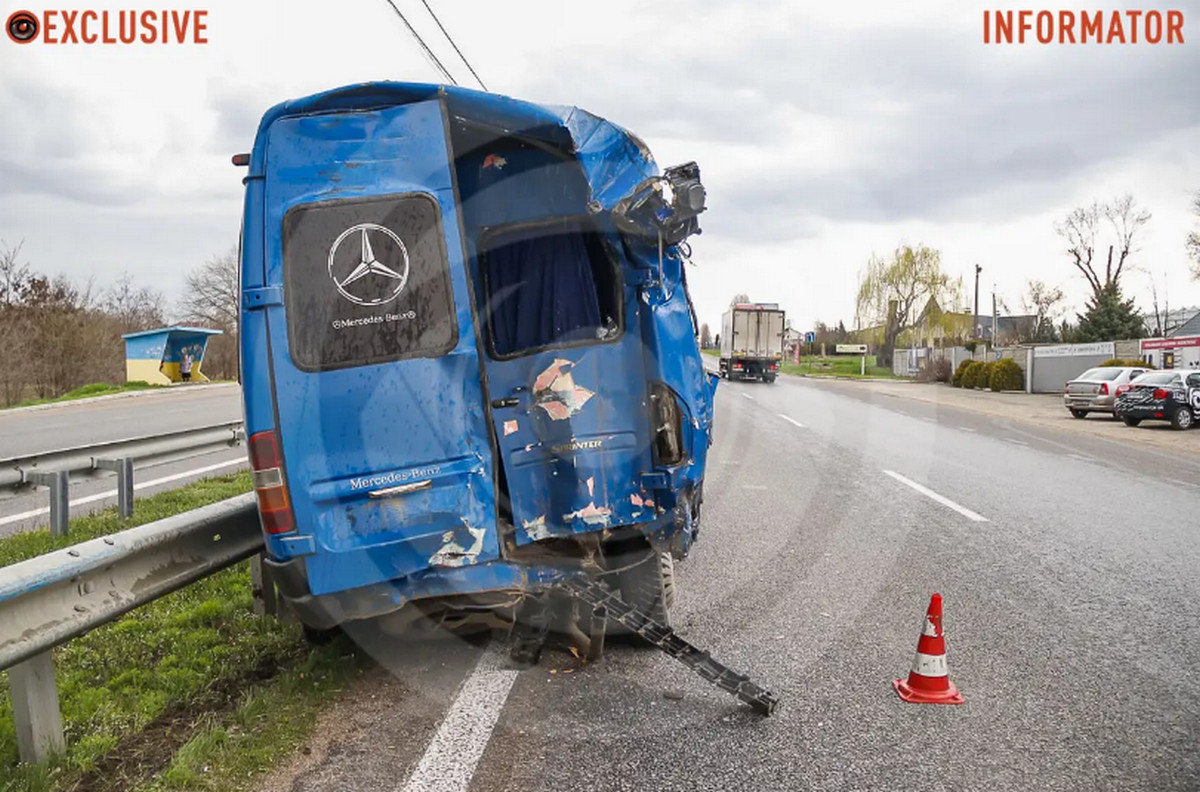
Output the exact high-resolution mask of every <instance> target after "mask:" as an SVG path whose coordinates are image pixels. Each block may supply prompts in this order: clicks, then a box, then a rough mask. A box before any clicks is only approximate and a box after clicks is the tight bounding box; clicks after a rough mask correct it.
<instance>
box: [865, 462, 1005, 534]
mask: <svg viewBox="0 0 1200 792" xmlns="http://www.w3.org/2000/svg"><path fill="white" fill-rule="evenodd" d="M883 472H884V473H886V474H888V475H889V476H891V477H892V478H894V479H896V481H899V482H900V483H901V484H905V485H907V486H909V487H912V488H913V489H915V490H916V491H917V492H919V493H921V494H922V495H924V496H925V497H927V498H931V499H933V500H935V501H937V502H938V503H940V504H942V505H943V506H946V507H948V508H951V509H954V511H956V512H958V513H959V514H961V515H962V516H964V517H966V518H967V519H969V520H974V521H975V522H987V521H988V518H987V517H984V516H983V515H981V514H978V513H976V512H973V511H971V510H970V509H968V508H967V507H966V506H960V505H958V504H957V503H955V502H954V501H952V500H950V499H949V498H947V497H945V496H943V495H938V494H937V493H936V492H934V491H933V490H931V489H929V488H928V487H926V486H923V485H921V484H918V483H917V482H915V481H913V480H912V479H909V478H905V477H904V476H901V475H900V474H899V473H897V472H895V471H894V470H885V471H883Z"/></svg>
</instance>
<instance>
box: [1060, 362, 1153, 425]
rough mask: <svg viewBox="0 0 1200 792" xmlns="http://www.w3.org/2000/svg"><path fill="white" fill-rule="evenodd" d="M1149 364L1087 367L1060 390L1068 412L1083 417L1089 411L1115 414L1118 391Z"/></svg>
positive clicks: (1126, 385) (1140, 373) (1122, 389)
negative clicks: (1135, 366)
mask: <svg viewBox="0 0 1200 792" xmlns="http://www.w3.org/2000/svg"><path fill="white" fill-rule="evenodd" d="M1150 370H1151V369H1150V367H1149V366H1147V367H1146V368H1133V367H1126V366H1111V367H1107V366H1102V367H1100V368H1093V369H1088V370H1087V371H1085V372H1083V373H1082V374H1080V375H1079V376H1078V377H1076V378H1075V379H1073V380H1071V381H1070V382H1068V383H1067V387H1066V389H1065V390H1064V391H1063V404H1064V405H1065V406H1066V408H1067V409H1068V410H1070V411H1071V415H1073V416H1075V417H1076V418H1086V417H1087V414H1088V413H1090V412H1104V413H1108V414H1109V415H1114V416H1115V415H1116V413H1115V411H1114V408H1115V406H1116V403H1117V396H1118V395H1120V394H1119V393H1118V391H1120V392H1121V393H1123V392H1124V391H1126V390H1128V389H1129V388H1128V386H1129V382H1130V380H1132V379H1134V378H1135V377H1139V376H1141V375H1142V374H1145V373H1146V372H1147V371H1150Z"/></svg>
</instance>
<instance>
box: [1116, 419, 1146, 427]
mask: <svg viewBox="0 0 1200 792" xmlns="http://www.w3.org/2000/svg"><path fill="white" fill-rule="evenodd" d="M1121 420H1122V421H1124V422H1125V425H1126V426H1137V425H1138V424H1140V423H1141V422H1142V419H1141V418H1122V419H1121Z"/></svg>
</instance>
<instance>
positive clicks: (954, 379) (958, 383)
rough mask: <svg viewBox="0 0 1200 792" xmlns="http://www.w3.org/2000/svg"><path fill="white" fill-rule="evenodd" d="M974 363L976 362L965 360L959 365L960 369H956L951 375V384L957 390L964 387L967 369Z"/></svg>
mask: <svg viewBox="0 0 1200 792" xmlns="http://www.w3.org/2000/svg"><path fill="white" fill-rule="evenodd" d="M973 362H974V361H972V360H964V361H963V362H962V363H959V364H958V368H956V369H955V370H954V373H953V374H952V375H950V384H951V385H953V386H954V387H956V388H961V387H963V382H962V379H963V373H964V372H966V370H967V367H968V366H969V365H971V363H973Z"/></svg>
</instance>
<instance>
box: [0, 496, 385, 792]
mask: <svg viewBox="0 0 1200 792" xmlns="http://www.w3.org/2000/svg"><path fill="white" fill-rule="evenodd" d="M249 490H250V476H249V474H248V473H238V474H235V475H230V476H224V477H221V478H218V479H210V480H207V481H202V482H198V483H196V484H192V485H190V486H188V487H184V488H181V489H179V490H175V491H173V492H168V493H163V494H160V495H155V496H151V497H148V498H143V499H140V500H138V501H137V503H136V506H135V517H134V518H133V519H131V520H128V521H122V520H120V519H119V518H118V517H117V516H116V515H115V513H113V512H108V513H104V514H100V515H96V516H92V517H84V518H80V519H77V520H73V521H72V523H71V536H70V537H68V538H65V539H52V538H51V537H50V536H49V535H48V533H47V532H44V531H38V532H35V533H29V534H21V535H18V536H13V537H8V538H5V539H3V540H0V564H9V563H13V562H15V561H18V560H22V559H25V558H30V557H32V556H35V555H39V554H41V553H44V552H47V551H48V550H51V549H54V548H56V547H62V546H64V545H69V544H73V543H75V542H79V541H83V540H85V539H89V538H94V537H96V536H102V535H105V534H108V533H112V532H114V531H117V530H121V529H123V528H127V527H130V526H131V525H134V524H138V523H143V522H148V521H151V520H155V519H158V518H161V517H164V516H167V515H169V514H174V513H178V512H181V511H185V510H189V509H194V508H198V507H199V506H203V505H206V504H208V503H213V502H216V501H219V500H223V499H225V498H229V497H232V496H234V495H237V494H240V493H243V492H248V491H249ZM347 653H350V657H349V659H346V658H345V657H344V655H347ZM54 658H55V667H56V671H57V680H58V690H59V697H60V705H61V709H62V714H63V725H64V730H65V733H66V738H67V749H66V751H65V752H64V753H63V754H61V755H59V756H58V757H56V758H54V759H52V760H50V761H48V762H46V763H42V764H40V765H34V766H30V765H21V764H18V763H17V747H16V738H15V732H14V729H13V722H12V709H11V702H10V700H9V698H8V696H5V695H0V790H2V791H3V792H43V791H46V792H58V791H59V790H62V791H63V792H65V790H69V789H72V788H74V787H75V786H77V785H81V784H82V786H83V787H84V788H87V789H98V790H113V791H114V792H115V791H116V790H125V789H130V790H167V789H197V788H198V789H241V788H248V786H249V784H250V782H251V779H252V778H253V777H255V776H256V775H257V774H258V773H260V772H261V771H263V770H265V769H267V768H269V767H271V766H272V765H273V764H274V763H275V762H276V760H277V759H278V758H279V757H280V756H282V755H285V754H286V753H287V752H288V751H290V750H291V749H292V748H293V747H295V745H297V744H298V743H299V741H300V740H302V739H304V737H305V736H306V735H307V729H309V728H311V725H312V724H313V722H314V719H315V715H316V713H317V712H318V711H319V710H320V709H321V707H322V706H323V704H324V702H326V701H327V700H328V699H329V698H330V697H331V696H333V695H336V693H337V691H338V690H339V689H340V688H341V687H342V686H344V685H345V684H346V683H347V682H348V681H349V680H351V679H352V678H353V677H354V676H355V675H357V674H358V673H360V672H361V669H362V667H363V663H361V662H360V661H358V660H357V658H355V657H354V656H353V654H352V651H351V648H350V647H348V646H347V645H346V644H344V643H341V642H335V643H333V644H329V645H326V646H323V647H320V648H318V649H309V648H308V647H307V646H306V645H305V644H304V643H303V642H302V640H301V639H300V631H299V628H298V627H297V626H296V625H293V624H284V623H282V622H279V621H277V620H274V619H266V618H262V617H259V616H255V615H254V614H253V611H252V601H251V593H250V584H249V571H248V564H247V563H242V564H238V565H236V566H234V567H231V568H230V569H227V570H224V571H222V572H219V573H217V574H215V575H211V576H209V577H207V578H205V579H203V580H201V581H199V582H197V583H194V584H193V585H191V586H188V587H186V588H184V589H181V590H180V591H177V592H175V593H173V594H170V595H168V596H166V597H162V598H160V599H158V600H156V601H154V602H152V603H150V604H148V605H146V606H144V607H142V608H139V609H137V610H135V611H133V612H132V613H130V614H129V615H127V616H125V617H123V618H121V619H119V620H117V621H115V622H112V623H110V624H107V625H104V626H103V627H100V628H98V629H96V630H93V631H92V632H90V633H88V634H87V635H84V636H83V637H81V638H78V639H76V640H74V641H70V642H68V643H66V644H64V645H63V646H60V647H59V648H58V649H56V650H54ZM0 688H3V689H7V679H6V675H4V674H2V673H0Z"/></svg>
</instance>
